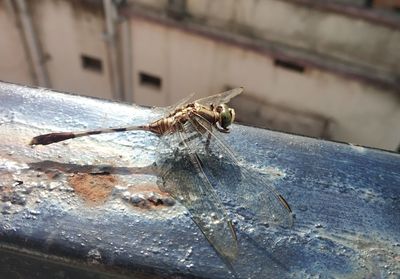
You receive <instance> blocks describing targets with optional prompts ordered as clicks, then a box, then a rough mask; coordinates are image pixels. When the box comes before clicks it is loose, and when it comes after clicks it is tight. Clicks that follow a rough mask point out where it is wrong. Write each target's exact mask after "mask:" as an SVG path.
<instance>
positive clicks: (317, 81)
mask: <svg viewBox="0 0 400 279" xmlns="http://www.w3.org/2000/svg"><path fill="white" fill-rule="evenodd" d="M132 47H133V50H134V52H133V57H132V61H133V64H134V71H133V75H134V79H133V80H134V84H133V88H134V92H135V95H134V101H135V102H137V103H140V104H146V105H150V104H157V105H167V104H171V103H173V102H175V101H177V100H178V99H179V98H181V97H183V96H185V95H186V94H189V93H191V92H197V93H198V94H197V97H200V96H204V95H207V94H211V93H217V92H219V91H221V90H223V89H224V88H225V87H226V86H230V87H236V86H244V87H245V90H246V94H248V95H250V96H253V97H257V99H258V100H264V101H265V102H268V103H269V104H271V103H272V104H275V105H276V106H284V107H286V108H292V109H293V110H296V111H301V112H303V113H304V114H316V115H320V116H322V117H324V118H327V119H330V121H331V122H330V126H329V133H330V134H331V135H332V139H335V140H340V141H349V142H353V143H357V144H361V145H367V146H376V147H381V148H387V149H392V150H393V149H395V148H397V146H398V144H399V140H400V129H395V127H397V124H396V123H399V121H400V106H399V105H400V96H399V95H398V93H396V92H391V91H385V90H382V89H379V88H375V87H373V86H370V85H366V84H362V83H360V82H357V81H353V80H350V79H346V78H342V77H339V76H336V75H333V74H331V73H327V72H322V71H319V70H306V71H305V72H304V73H297V72H291V71H288V70H286V69H282V68H277V67H275V66H274V64H273V61H272V59H271V58H270V57H268V56H263V55H260V54H258V53H255V52H252V51H249V50H244V49H241V48H238V47H233V46H230V45H226V44H221V43H217V42H215V41H212V40H210V39H207V38H204V37H200V36H196V35H192V34H189V33H186V32H182V31H180V30H178V29H173V28H168V27H165V26H162V25H159V24H157V23H152V22H149V21H144V20H141V19H138V18H136V19H133V20H132ZM140 71H145V72H148V73H150V74H154V75H157V76H159V77H161V78H162V81H163V86H162V88H161V90H160V91H158V90H156V89H152V88H150V89H149V88H147V87H146V86H141V85H140V84H139V81H138V75H139V72H140ZM261 105H263V104H262V102H260V106H261Z"/></svg>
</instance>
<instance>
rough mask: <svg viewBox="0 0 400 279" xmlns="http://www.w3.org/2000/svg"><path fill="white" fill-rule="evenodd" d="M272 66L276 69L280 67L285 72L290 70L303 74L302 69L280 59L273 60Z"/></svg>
mask: <svg viewBox="0 0 400 279" xmlns="http://www.w3.org/2000/svg"><path fill="white" fill-rule="evenodd" d="M274 64H275V66H277V67H282V68H285V69H287V70H291V71H294V72H299V73H302V72H304V67H303V66H301V65H299V64H297V63H295V62H291V61H285V60H281V59H275V60H274Z"/></svg>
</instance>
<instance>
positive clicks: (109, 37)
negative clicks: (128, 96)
mask: <svg viewBox="0 0 400 279" xmlns="http://www.w3.org/2000/svg"><path fill="white" fill-rule="evenodd" d="M103 7H104V14H105V19H106V30H107V31H106V41H107V44H108V50H109V55H110V70H111V80H112V86H113V95H114V98H116V99H119V100H124V99H125V98H124V94H123V90H122V88H123V87H122V79H121V75H120V70H119V63H118V50H117V46H116V40H115V37H116V28H115V21H116V19H117V11H116V9H115V6H114V4H113V2H112V0H103Z"/></svg>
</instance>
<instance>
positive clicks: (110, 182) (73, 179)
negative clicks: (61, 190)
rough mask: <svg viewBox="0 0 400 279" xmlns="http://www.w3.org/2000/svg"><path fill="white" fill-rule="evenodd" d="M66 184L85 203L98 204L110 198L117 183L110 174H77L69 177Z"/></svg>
mask: <svg viewBox="0 0 400 279" xmlns="http://www.w3.org/2000/svg"><path fill="white" fill-rule="evenodd" d="M68 182H69V183H70V185H71V186H72V187H73V188H74V190H75V192H76V194H78V195H79V196H80V197H81V198H83V199H84V200H85V201H86V202H88V203H92V204H100V203H103V202H105V200H106V199H107V198H108V197H109V196H110V194H111V191H112V189H113V188H114V186H115V185H116V184H117V183H118V179H117V178H116V177H115V176H113V175H111V174H106V175H93V174H88V173H77V174H74V175H71V176H70V177H69V178H68Z"/></svg>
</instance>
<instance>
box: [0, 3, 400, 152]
mask: <svg viewBox="0 0 400 279" xmlns="http://www.w3.org/2000/svg"><path fill="white" fill-rule="evenodd" d="M6 2H8V3H9V2H10V1H4V0H3V1H0V32H1V38H2V40H0V59H1V62H2V63H0V79H2V80H6V81H11V82H17V83H26V84H34V83H35V80H34V77H33V76H32V74H31V72H30V68H29V56H27V55H26V53H27V52H26V51H25V49H24V42H23V40H22V35H21V32H20V29H18V28H17V25H16V19H17V18H18V15H13V14H12V12H10V10H9V9H7V7H6V6H7V5H5V4H4V3H6ZM129 2H130V3H135V5H136V4H137V5H139V4H140V5H143V4H146V5H150V7H151V10H152V11H159V14H160V18H163V17H165V15H166V11H165V9H166V7H167V4H168V1H166V0H163V1H145V0H140V1H139V0H136V1H129ZM27 3H29V8H30V11H31V14H32V19H33V22H34V30H35V31H36V33H37V37H38V39H39V43H40V46H41V47H42V51H43V53H44V55H45V58H46V62H45V64H44V65H45V67H46V70H47V72H48V75H49V80H50V85H51V87H52V88H55V89H58V90H61V91H69V92H75V93H79V94H83V95H88V96H96V97H102V98H113V94H112V85H111V80H112V77H111V74H110V70H109V61H108V60H109V57H108V49H107V43H106V41H105V38H104V35H103V34H104V31H105V22H104V15H103V7H102V5H101V1H75V0H70V1H67V0H54V1H52V0H41V1H27ZM232 3H236V4H237V5H232ZM187 8H188V12H189V13H190V17H189V18H186V19H185V21H184V22H183V23H182V26H184V25H185V24H188V23H191V24H201V26H203V27H207V26H208V25H209V26H212V27H213V28H214V27H218V28H220V30H224V31H226V32H231V33H233V34H241V35H243V34H245V35H247V36H248V37H249V38H251V36H255V38H257V39H265V40H271V41H274V42H278V43H281V44H284V45H288V46H291V47H297V48H299V49H304V50H306V51H308V52H309V54H310V55H314V54H324V55H329V56H330V57H333V59H336V61H342V60H343V61H347V62H348V63H351V64H352V65H361V66H363V65H364V66H368V67H372V68H371V69H373V70H376V71H379V72H380V73H383V74H385V73H388V74H390V75H396V74H398V73H399V63H398V61H400V60H399V59H400V56H399V55H400V52H399V51H396V50H397V46H398V45H400V41H399V33H400V32H398V31H396V30H394V29H392V28H389V27H384V26H382V25H377V24H372V23H369V22H367V21H365V20H356V19H351V18H349V17H346V16H343V15H339V14H337V13H330V14H328V13H327V12H322V11H319V10H312V9H306V8H304V7H303V6H300V5H295V4H293V3H291V2H290V1H275V0H270V1H267V0H265V1H255V0H254V1H253V0H252V1H250V0H249V1H236V2H235V1H234V2H232V1H228V0H219V1H209V0H204V1H191V0H189V1H187ZM145 18H146V16H137V15H130V16H129V15H128V16H126V18H125V21H124V25H123V26H122V25H121V26H120V27H121V28H119V29H118V30H119V31H120V34H119V35H120V36H121V39H122V40H121V42H122V46H120V49H123V52H122V53H120V55H123V57H122V59H121V60H122V61H123V65H120V66H121V71H122V72H123V76H124V84H125V94H129V95H126V96H125V97H126V100H129V101H133V102H135V103H138V104H144V105H155V106H166V105H170V104H173V103H175V102H176V101H178V100H179V99H182V98H183V97H185V96H187V95H188V94H190V93H192V92H196V93H197V97H202V96H206V95H210V94H213V93H218V92H220V91H223V90H225V89H226V88H228V87H236V86H244V87H245V90H246V93H245V94H244V95H243V96H241V97H238V98H237V99H236V100H234V101H233V105H235V106H236V109H237V112H238V119H239V120H241V121H244V122H247V123H253V124H256V125H259V126H263V127H269V128H272V129H277V130H283V131H288V132H294V133H299V134H305V135H311V136H316V137H324V138H331V139H334V140H340V141H347V142H353V143H356V144H361V145H367V146H374V147H379V148H385V149H391V150H395V149H396V148H397V147H398V146H399V143H400V129H397V126H398V123H399V121H400V100H399V99H400V98H399V95H398V94H399V92H397V91H398V90H396V89H394V88H391V89H382V88H380V87H376V86H374V85H372V84H370V83H363V82H362V81H357V80H355V79H351V78H349V77H348V78H346V77H345V75H339V74H336V73H335V72H333V71H325V70H322V69H321V68H315V67H312V66H307V67H305V68H304V69H302V70H301V71H296V70H290V69H288V68H284V67H280V66H277V65H276V63H275V61H274V58H273V57H271V56H268V55H267V54H266V53H262V52H260V51H255V50H254V49H252V48H245V47H242V46H240V44H237V45H232V44H228V43H227V42H226V41H224V40H218V38H215V36H214V37H212V36H209V37H207V36H203V35H199V34H196V33H195V32H192V31H190V28H189V29H186V31H184V29H185V28H180V27H182V26H179V24H180V23H179V22H175V23H174V24H172V25H166V24H163V20H159V21H157V20H155V21H154V20H148V19H145ZM3 38H4V39H3ZM82 55H86V56H89V57H93V58H96V59H98V60H100V61H101V63H102V70H101V71H94V70H91V69H88V68H85V67H83V65H82V57H81V56H82ZM130 69H132V70H130ZM127 88H132V90H131V89H129V90H127Z"/></svg>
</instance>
